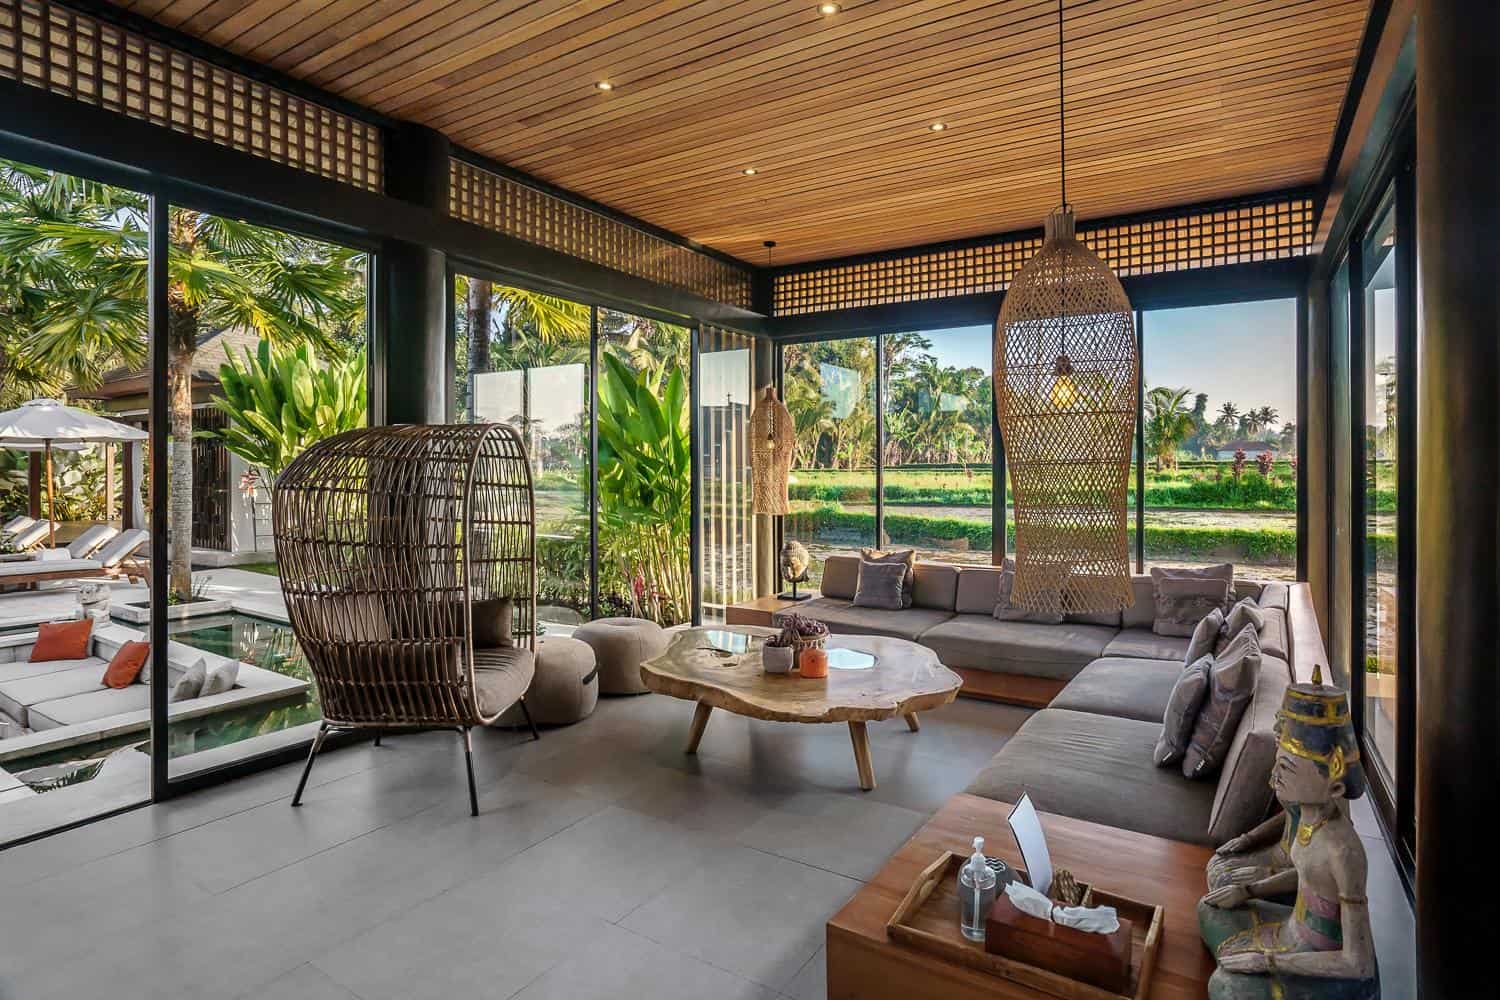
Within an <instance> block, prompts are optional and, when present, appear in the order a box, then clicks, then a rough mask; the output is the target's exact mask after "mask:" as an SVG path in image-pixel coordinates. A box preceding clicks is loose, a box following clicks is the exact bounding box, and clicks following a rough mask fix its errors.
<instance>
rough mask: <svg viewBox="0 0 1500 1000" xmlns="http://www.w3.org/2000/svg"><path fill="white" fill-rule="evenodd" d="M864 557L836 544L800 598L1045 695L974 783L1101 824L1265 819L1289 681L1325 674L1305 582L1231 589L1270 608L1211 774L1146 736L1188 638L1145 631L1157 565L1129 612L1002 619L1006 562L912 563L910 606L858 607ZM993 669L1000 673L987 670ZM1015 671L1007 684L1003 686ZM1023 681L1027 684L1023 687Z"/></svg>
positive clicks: (986, 691)
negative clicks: (1235, 720) (998, 608)
mask: <svg viewBox="0 0 1500 1000" xmlns="http://www.w3.org/2000/svg"><path fill="white" fill-rule="evenodd" d="M858 573H859V558H858V557H857V556H830V557H829V558H828V559H827V560H826V561H825V563H824V569H823V581H822V596H821V597H819V598H816V599H814V600H811V601H808V602H805V603H803V604H800V605H798V606H797V607H796V609H795V610H796V612H797V613H798V614H802V615H806V616H811V617H815V618H818V619H819V620H821V621H823V622H825V623H826V624H827V625H828V627H829V629H830V631H832V632H835V633H846V634H847V633H854V634H877V635H890V636H896V637H898V638H904V639H909V640H911V641H913V642H916V643H918V644H919V645H923V646H927V647H928V648H930V649H932V650H934V651H936V652H937V654H938V656H939V658H940V659H941V660H942V661H943V663H944V665H946V666H948V667H949V668H950V669H952V670H954V671H956V672H957V673H959V674H960V675H962V676H963V677H964V679H965V682H964V686H965V693H969V694H973V693H974V690H973V689H972V688H971V680H972V681H974V682H975V684H974V685H973V688H977V689H978V691H979V692H980V696H981V697H985V696H989V697H995V696H996V692H1001V693H1002V694H1003V693H1004V692H1015V691H1020V692H1022V693H1023V695H1024V697H1021V698H1004V699H1003V700H1015V701H1021V702H1022V703H1029V704H1037V703H1038V702H1040V704H1042V705H1045V706H1046V707H1044V708H1043V709H1042V710H1041V711H1039V712H1037V713H1036V714H1035V715H1033V716H1032V717H1031V718H1029V719H1028V720H1026V722H1025V723H1024V724H1023V725H1022V726H1021V728H1020V729H1019V730H1018V731H1017V732H1016V735H1015V736H1013V737H1011V739H1010V740H1009V741H1008V742H1007V743H1006V744H1005V745H1004V746H1003V747H1001V748H1000V751H999V753H997V754H995V756H994V757H993V758H992V759H991V761H990V763H989V764H988V765H986V766H985V767H984V769H983V770H981V771H980V773H979V774H978V776H977V777H976V778H975V779H974V781H973V783H972V784H970V786H969V787H968V789H967V791H968V792H969V793H970V794H973V795H979V796H983V797H985V798H990V799H996V800H999V801H1005V802H1014V801H1016V799H1017V798H1018V797H1019V796H1020V795H1021V793H1022V792H1023V791H1025V792H1029V793H1030V794H1031V797H1032V799H1033V801H1035V803H1036V805H1037V808H1038V809H1040V810H1042V811H1044V812H1050V813H1059V814H1062V815H1065V816H1072V817H1074V818H1077V819H1083V820H1089V821H1092V822H1095V823H1102V824H1104V825H1107V826H1114V827H1120V828H1122V829H1127V830H1135V831H1138V832H1140V833H1147V834H1152V835H1155V836H1159V837H1167V838H1170V839H1173V840H1184V841H1189V842H1193V843H1201V844H1214V845H1217V844H1220V843H1223V842H1224V841H1225V840H1228V839H1229V838H1230V837H1234V836H1237V835H1239V834H1241V833H1244V832H1245V831H1247V830H1249V829H1250V828H1251V827H1253V826H1254V825H1256V824H1257V823H1259V822H1260V821H1261V820H1262V819H1264V818H1265V817H1266V815H1267V814H1268V812H1269V810H1270V809H1271V806H1272V796H1271V790H1270V787H1269V778H1270V770H1271V763H1272V761H1273V759H1274V757H1275V737H1274V733H1273V727H1274V725H1275V720H1276V710H1277V709H1278V708H1279V707H1280V705H1281V697H1282V692H1283V691H1284V690H1285V689H1286V687H1287V685H1288V684H1290V683H1292V681H1293V679H1295V680H1297V681H1309V680H1311V678H1312V672H1313V667H1314V665H1320V666H1321V667H1322V670H1323V673H1324V676H1331V674H1330V673H1329V667H1328V661H1327V654H1326V653H1325V652H1324V649H1323V640H1322V634H1321V632H1320V630H1319V628H1318V623H1317V619H1316V617H1315V615H1314V613H1313V608H1312V598H1311V594H1310V591H1309V590H1308V587H1307V585H1306V584H1303V583H1282V582H1275V581H1270V582H1265V581H1253V580H1240V579H1236V580H1235V583H1234V598H1235V599H1239V598H1242V597H1256V598H1257V600H1258V601H1259V604H1260V607H1261V609H1262V611H1263V613H1264V617H1265V623H1264V626H1263V627H1262V628H1261V630H1260V645H1261V665H1260V672H1259V675H1258V680H1257V683H1256V689H1255V693H1254V696H1253V699H1252V701H1251V703H1250V705H1249V707H1248V708H1247V709H1246V710H1245V714H1244V717H1243V719H1242V720H1241V722H1240V725H1239V728H1238V730H1237V731H1236V734H1235V737H1234V742H1233V744H1232V745H1231V747H1230V750H1229V753H1228V755H1227V757H1226V760H1225V763H1224V765H1223V767H1222V769H1221V770H1220V771H1219V772H1218V773H1217V775H1215V776H1213V777H1210V778H1208V779H1205V780H1191V779H1188V778H1185V777H1184V776H1183V774H1182V772H1181V770H1180V769H1178V768H1176V767H1165V768H1160V767H1157V766H1156V765H1155V764H1154V762H1153V760H1152V748H1153V746H1154V745H1155V743H1156V739H1157V737H1158V735H1159V734H1160V733H1161V728H1162V716H1163V715H1164V713H1165V711H1166V706H1167V701H1168V698H1169V697H1170V695H1171V692H1172V686H1173V684H1174V683H1175V682H1176V680H1177V677H1178V675H1179V674H1181V673H1182V669H1183V666H1184V664H1183V657H1184V655H1185V654H1186V652H1187V647H1188V642H1189V640H1188V639H1187V638H1186V637H1174V636H1162V635H1157V634H1156V633H1155V632H1153V631H1152V621H1153V618H1154V614H1155V600H1154V594H1153V591H1152V585H1151V577H1149V576H1135V577H1132V585H1133V587H1134V588H1135V595H1136V600H1135V604H1134V606H1132V607H1131V608H1128V609H1126V610H1125V611H1124V613H1123V614H1122V615H1077V616H1069V618H1068V619H1067V620H1064V622H1063V623H1061V624H1058V625H1047V624H1038V623H1034V622H1016V621H998V620H996V619H995V618H994V617H993V613H992V612H993V608H994V606H995V601H996V595H997V585H998V583H999V578H1000V573H1001V568H1000V567H997V566H955V565H949V564H945V563H928V562H918V563H917V564H916V588H915V595H914V596H915V600H914V606H913V607H912V608H910V609H907V610H902V611H886V610H877V609H871V608H863V607H855V606H854V605H853V603H852V598H853V596H854V589H855V584H856V580H857V578H858ZM996 681H998V682H1000V683H999V684H998V685H997V684H996V683H994V682H996ZM1007 685H1013V686H1009V687H1007ZM1015 685H1018V686H1015Z"/></svg>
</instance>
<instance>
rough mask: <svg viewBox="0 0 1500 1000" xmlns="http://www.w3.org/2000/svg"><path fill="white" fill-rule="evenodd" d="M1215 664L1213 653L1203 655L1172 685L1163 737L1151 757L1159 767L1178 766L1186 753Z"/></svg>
mask: <svg viewBox="0 0 1500 1000" xmlns="http://www.w3.org/2000/svg"><path fill="white" fill-rule="evenodd" d="M1213 663H1214V658H1213V656H1212V655H1211V654H1205V655H1203V656H1200V657H1199V658H1198V659H1196V660H1194V661H1193V662H1192V663H1189V664H1188V665H1187V666H1185V667H1183V668H1182V673H1181V674H1179V675H1178V676H1177V683H1176V684H1173V685H1172V696H1171V697H1170V698H1169V699H1167V710H1166V711H1165V712H1163V713H1162V717H1161V736H1160V738H1158V739H1157V741H1156V752H1155V753H1154V754H1152V759H1153V760H1154V761H1155V762H1156V766H1157V767H1166V766H1167V765H1169V764H1176V763H1177V762H1179V761H1180V760H1182V758H1183V756H1184V755H1185V754H1186V753H1187V748H1188V742H1189V741H1190V740H1191V739H1192V738H1193V726H1194V725H1196V724H1197V721H1198V711H1199V710H1200V709H1201V708H1203V700H1204V699H1205V698H1207V697H1208V671H1209V668H1210V667H1212V666H1213Z"/></svg>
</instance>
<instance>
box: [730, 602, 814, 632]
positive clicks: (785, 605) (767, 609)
mask: <svg viewBox="0 0 1500 1000" xmlns="http://www.w3.org/2000/svg"><path fill="white" fill-rule="evenodd" d="M812 596H813V597H817V596H818V595H817V594H816V593H815V594H813V595H812ZM806 603H807V602H806V601H787V600H783V599H782V598H780V597H777V596H776V595H775V594H771V595H769V596H767V597H757V598H755V599H754V600H753V601H741V602H740V603H739V604H731V605H729V607H727V608H725V609H724V624H726V625H760V626H762V627H764V628H771V627H772V626H773V621H772V619H774V618H775V616H776V613H777V612H778V611H790V610H794V609H796V608H798V607H800V606H802V605H803V604H806Z"/></svg>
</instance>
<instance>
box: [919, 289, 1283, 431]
mask: <svg viewBox="0 0 1500 1000" xmlns="http://www.w3.org/2000/svg"><path fill="white" fill-rule="evenodd" d="M1145 330H1146V336H1145V349H1144V354H1145V363H1146V365H1145V374H1146V385H1147V387H1148V388H1150V387H1155V386H1158V385H1165V386H1170V387H1171V388H1174V389H1178V388H1183V387H1187V388H1188V389H1190V390H1192V392H1193V393H1199V392H1206V393H1208V409H1209V412H1210V413H1213V412H1216V411H1217V410H1218V409H1219V406H1220V405H1221V404H1223V403H1224V402H1225V401H1226V400H1228V401H1231V402H1233V403H1235V404H1236V405H1238V406H1239V408H1240V411H1241V412H1244V411H1245V410H1247V409H1249V408H1251V407H1255V408H1259V407H1262V406H1271V407H1274V408H1275V409H1276V411H1277V413H1279V414H1280V420H1281V421H1282V422H1285V421H1288V420H1295V419H1296V416H1295V414H1296V412H1297V300H1296V299H1273V300H1269V301H1264V302H1242V303H1233V304H1230V305H1219V306H1194V307H1192V308H1188V309H1156V310H1151V311H1148V312H1147V313H1146V314H1145ZM923 336H925V337H927V339H929V340H931V341H932V353H933V354H934V355H935V356H936V357H937V359H938V361H939V362H940V363H941V364H945V365H955V366H959V367H968V366H973V367H977V368H981V369H983V370H984V371H986V372H987V371H989V370H990V366H991V364H992V360H991V351H992V347H991V343H990V338H991V333H990V328H989V327H988V326H972V327H963V328H959V329H953V330H933V331H929V332H926V333H924V334H923ZM1189 405H1191V404H1189ZM1278 426H1279V424H1278Z"/></svg>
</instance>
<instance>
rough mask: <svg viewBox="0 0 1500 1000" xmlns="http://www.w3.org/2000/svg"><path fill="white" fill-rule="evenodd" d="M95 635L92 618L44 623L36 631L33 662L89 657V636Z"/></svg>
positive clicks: (32, 655) (32, 649)
mask: <svg viewBox="0 0 1500 1000" xmlns="http://www.w3.org/2000/svg"><path fill="white" fill-rule="evenodd" d="M93 634H94V619H92V618H80V619H78V620H76V621H67V622H43V623H42V624H41V625H38V626H37V629H36V642H35V643H34V644H33V645H32V647H31V662H32V663H42V662H44V661H46V660H77V659H82V658H83V657H85V656H88V655H89V636H91V635H93Z"/></svg>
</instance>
